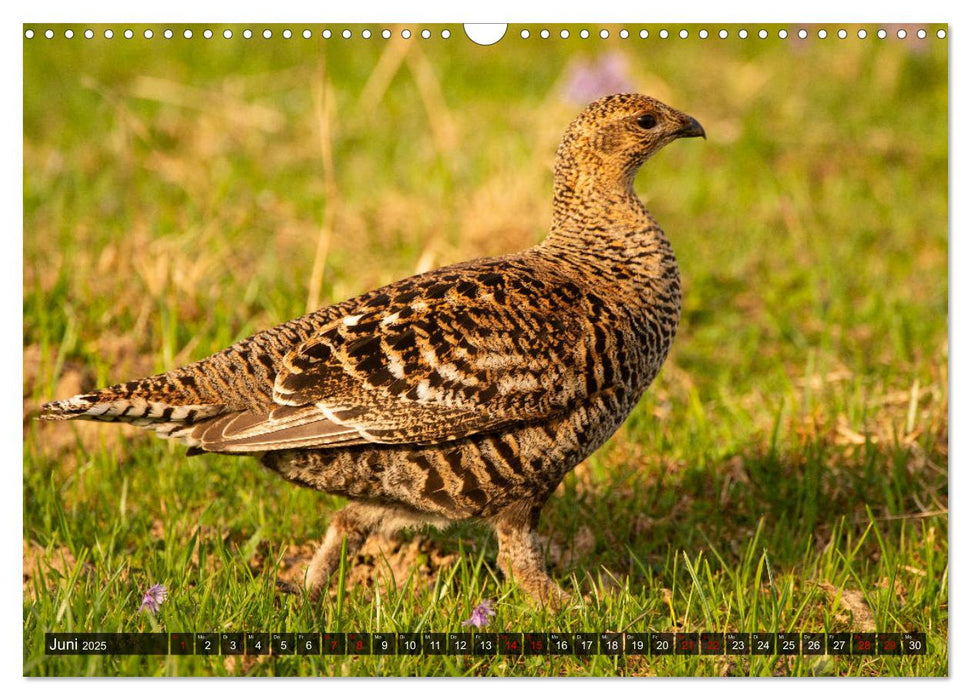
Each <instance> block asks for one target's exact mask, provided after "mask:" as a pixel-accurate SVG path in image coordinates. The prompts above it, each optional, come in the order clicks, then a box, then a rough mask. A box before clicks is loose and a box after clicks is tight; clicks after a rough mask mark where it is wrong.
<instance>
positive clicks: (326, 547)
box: [304, 503, 380, 600]
mask: <svg viewBox="0 0 971 700" xmlns="http://www.w3.org/2000/svg"><path fill="white" fill-rule="evenodd" d="M379 513H380V509H375V508H373V507H370V506H368V505H366V504H363V503H349V504H348V505H347V506H345V507H344V508H343V509H342V510H340V511H338V513H337V515H335V516H334V519H333V520H332V521H331V523H330V527H328V528H327V534H326V535H325V536H324V541H323V542H322V543H321V545H320V547H319V548H318V549H317V553H316V554H314V558H313V559H311V560H310V566H308V567H307V577H306V578H305V579H304V587H305V588H306V590H307V594H308V595H309V596H310V599H311V600H317V599H318V598H319V597H320V594H321V593H322V592H323V591H324V587H325V586H326V585H327V580H328V579H329V578H330V577H331V574H333V573H334V572H335V571H336V570H337V567H338V566H340V563H341V549H342V547H343V546H344V542H345V541H346V542H347V545H346V547H344V549H345V550H346V551H345V553H346V555H347V556H348V557H351V556H353V555H354V554H355V553H356V552H357V550H358V549H360V548H361V545H362V544H364V540H366V539H367V537H368V535H369V534H370V533H371V530H372V529H374V526H375V525H376V524H377V522H378V519H379Z"/></svg>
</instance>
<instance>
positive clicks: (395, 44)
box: [357, 31, 414, 114]
mask: <svg viewBox="0 0 971 700" xmlns="http://www.w3.org/2000/svg"><path fill="white" fill-rule="evenodd" d="M392 36H393V37H394V38H392V39H391V40H390V41H389V42H388V46H387V48H386V49H385V50H384V52H382V54H381V58H379V59H378V63H377V65H376V66H374V70H372V71H371V75H369V76H368V79H367V82H366V83H365V84H364V89H363V90H362V91H361V97H360V99H359V100H358V105H357V106H358V109H359V110H361V111H362V112H363V113H364V114H370V112H371V110H373V109H374V107H375V106H376V105H377V104H378V103H379V102H380V101H381V100H382V99H383V98H384V94H385V93H386V92H387V91H388V86H389V85H391V81H392V80H394V77H395V76H396V75H397V74H398V71H399V70H401V63H402V61H404V60H405V56H406V55H407V53H408V49H409V48H411V45H412V44H413V43H414V42H412V41H407V40H405V39H402V38H401V35H400V32H397V31H394V33H393V34H392Z"/></svg>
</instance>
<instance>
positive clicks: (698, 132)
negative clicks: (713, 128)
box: [678, 114, 708, 140]
mask: <svg viewBox="0 0 971 700" xmlns="http://www.w3.org/2000/svg"><path fill="white" fill-rule="evenodd" d="M682 116H683V118H684V126H682V127H681V129H679V130H678V136H679V137H680V138H694V137H695V136H700V137H701V138H703V139H705V140H707V139H708V137H707V136H705V129H704V127H703V126H701V124H699V123H698V120H697V119H695V118H694V117H689V116H688V115H687V114H685V115H682Z"/></svg>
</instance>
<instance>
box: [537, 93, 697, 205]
mask: <svg viewBox="0 0 971 700" xmlns="http://www.w3.org/2000/svg"><path fill="white" fill-rule="evenodd" d="M694 136H701V137H704V136H705V130H704V129H703V128H702V127H701V124H699V123H698V121H697V120H696V119H695V118H694V117H690V116H688V115H687V114H684V113H683V112H679V111H678V110H676V109H673V108H671V107H668V106H667V105H666V104H664V103H663V102H660V101H658V100H655V99H654V98H653V97H647V96H646V95H636V94H625V95H610V96H609V97H603V98H601V99H599V100H597V101H596V102H593V103H592V104H590V105H589V106H588V107H587V108H586V109H585V110H584V111H583V112H582V113H581V114H580V116H578V117H577V118H576V119H574V120H573V123H571V124H570V126H569V128H567V130H566V133H565V134H564V135H563V140H562V142H561V143H560V147H559V149H558V150H557V153H556V156H557V163H556V170H557V172H558V173H562V172H572V173H575V174H576V175H578V176H579V177H581V178H593V179H595V180H597V179H599V180H604V184H614V183H613V182H610V181H612V180H618V182H617V184H624V185H626V186H628V187H629V186H630V183H631V182H632V181H633V178H634V174H635V173H636V172H637V169H638V168H639V167H640V166H641V165H642V164H643V163H644V161H646V160H647V159H648V158H650V157H651V156H652V155H654V154H655V153H657V151H659V150H660V149H662V148H663V147H664V146H666V145H667V144H669V143H671V142H672V141H674V140H675V139H679V138H687V137H694Z"/></svg>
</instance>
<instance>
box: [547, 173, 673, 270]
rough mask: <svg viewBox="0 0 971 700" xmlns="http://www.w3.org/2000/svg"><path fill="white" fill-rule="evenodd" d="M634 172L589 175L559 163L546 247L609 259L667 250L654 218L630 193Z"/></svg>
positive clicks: (638, 256) (555, 177) (632, 193)
mask: <svg viewBox="0 0 971 700" xmlns="http://www.w3.org/2000/svg"><path fill="white" fill-rule="evenodd" d="M633 180H634V173H633V172H630V173H627V172H617V173H615V174H613V176H612V177H611V176H605V173H604V172H600V173H598V174H597V176H596V177H587V176H585V175H584V174H583V172H582V171H580V172H578V171H577V170H571V169H570V168H557V169H556V172H555V173H554V179H553V221H552V224H551V225H550V232H549V235H548V236H547V237H546V240H544V241H543V243H542V245H543V246H544V247H549V248H552V249H555V250H559V251H562V252H563V253H569V254H571V255H572V254H577V253H580V254H593V255H596V256H598V257H609V258H612V259H617V258H620V259H631V258H642V257H643V256H644V255H645V253H647V254H650V252H651V251H655V250H656V251H657V252H658V254H667V253H669V252H670V246H669V245H668V241H667V239H666V238H665V236H664V232H663V231H662V230H661V228H660V226H658V223H657V221H656V220H655V219H654V217H653V216H651V214H650V213H649V212H648V211H647V209H646V208H645V207H644V205H643V204H642V203H641V200H640V199H638V197H637V195H636V194H635V193H634V187H633Z"/></svg>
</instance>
